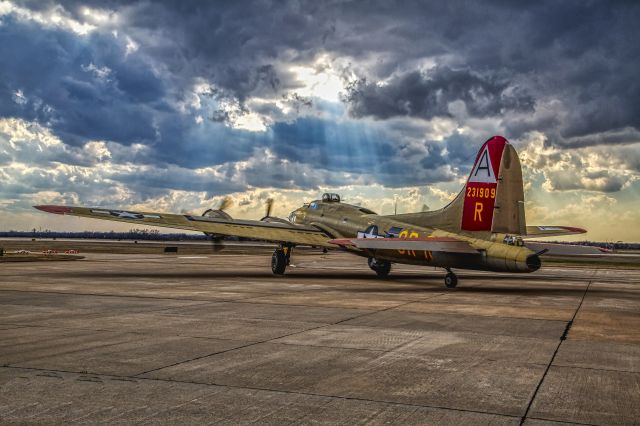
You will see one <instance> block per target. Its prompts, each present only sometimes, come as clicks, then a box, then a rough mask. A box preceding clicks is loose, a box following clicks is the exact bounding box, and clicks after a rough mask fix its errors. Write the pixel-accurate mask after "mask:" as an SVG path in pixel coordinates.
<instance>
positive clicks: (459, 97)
mask: <svg viewBox="0 0 640 426" xmlns="http://www.w3.org/2000/svg"><path fill="white" fill-rule="evenodd" d="M343 99H344V100H345V102H347V103H349V106H350V112H351V114H352V115H354V116H356V117H363V116H373V117H376V118H382V119H384V118H390V117H395V116H403V115H406V116H413V117H421V118H426V119H431V118H434V117H450V116H452V114H451V112H450V111H449V104H450V103H451V102H454V101H462V102H464V104H465V106H466V109H467V112H468V113H469V115H471V116H473V117H487V116H495V115H498V114H503V113H505V112H509V111H516V112H528V111H533V104H534V100H533V98H532V97H531V95H529V94H528V93H527V92H526V90H524V89H522V88H520V87H510V86H509V82H508V81H505V80H500V79H497V78H495V77H492V76H483V75H480V74H477V73H474V72H472V71H470V70H452V69H451V68H449V67H446V66H443V67H436V68H434V69H431V70H429V71H428V72H426V73H422V72H420V71H412V72H409V73H407V74H404V75H401V76H397V77H394V78H392V79H391V80H390V81H387V82H385V84H384V85H379V84H376V83H375V82H367V81H366V79H362V80H357V81H355V82H353V83H351V84H350V85H349V86H348V88H347V91H346V94H345V95H344V97H343Z"/></svg>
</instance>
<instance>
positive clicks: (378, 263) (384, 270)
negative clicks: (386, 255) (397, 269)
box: [367, 257, 391, 278]
mask: <svg viewBox="0 0 640 426" xmlns="http://www.w3.org/2000/svg"><path fill="white" fill-rule="evenodd" d="M367 263H368V264H369V268H371V269H372V270H374V271H375V273H376V274H378V276H379V277H382V278H384V277H386V276H388V275H389V272H390V271H391V262H388V261H385V260H376V259H375V258H373V257H370V258H369V260H368V262H367Z"/></svg>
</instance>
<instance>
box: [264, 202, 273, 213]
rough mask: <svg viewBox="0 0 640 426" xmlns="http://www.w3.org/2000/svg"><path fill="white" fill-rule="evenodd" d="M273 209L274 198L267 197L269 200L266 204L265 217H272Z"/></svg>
mask: <svg viewBox="0 0 640 426" xmlns="http://www.w3.org/2000/svg"><path fill="white" fill-rule="evenodd" d="M272 209H273V198H267V202H266V204H265V212H264V217H271V210H272Z"/></svg>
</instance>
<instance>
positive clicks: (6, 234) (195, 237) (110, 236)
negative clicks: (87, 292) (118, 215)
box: [0, 229, 211, 241]
mask: <svg viewBox="0 0 640 426" xmlns="http://www.w3.org/2000/svg"><path fill="white" fill-rule="evenodd" d="M0 238H52V239H53V238H63V239H64V238H76V239H78V238H80V239H96V240H153V241H206V240H209V239H211V238H210V237H209V236H207V235H204V234H177V233H167V234H165V233H160V231H158V230H155V229H152V230H149V229H131V230H129V231H127V232H116V231H109V232H95V231H83V232H60V231H50V230H44V231H37V230H33V231H0Z"/></svg>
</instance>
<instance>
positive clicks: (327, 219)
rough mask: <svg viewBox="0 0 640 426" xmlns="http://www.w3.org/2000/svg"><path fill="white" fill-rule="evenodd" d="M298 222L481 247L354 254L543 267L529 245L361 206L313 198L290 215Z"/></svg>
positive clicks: (471, 265)
mask: <svg viewBox="0 0 640 426" xmlns="http://www.w3.org/2000/svg"><path fill="white" fill-rule="evenodd" d="M290 220H291V221H292V222H294V223H299V224H306V225H312V226H315V227H317V228H320V229H322V230H323V231H325V232H326V233H327V234H329V235H331V236H333V237H334V238H358V237H361V238H363V237H364V238H376V237H380V236H385V237H395V238H407V239H412V238H428V237H455V238H456V239H461V240H465V241H468V242H469V243H470V244H471V245H472V246H473V247H474V248H476V249H477V250H478V252H477V254H476V253H473V254H470V253H444V252H431V251H427V250H386V249H385V250H379V249H378V250H370V249H368V250H361V249H357V248H346V249H347V250H349V251H351V252H353V253H354V254H357V255H360V256H364V257H368V258H375V259H378V260H385V261H389V262H394V263H406V264H414V265H425V266H434V267H440V268H456V267H457V268H464V269H476V270H488V271H498V272H533V271H536V270H537V269H539V267H540V260H539V258H538V256H536V255H535V254H534V253H533V252H532V251H531V250H529V249H527V248H525V247H518V246H514V245H509V244H505V243H503V242H502V241H498V242H496V241H491V240H486V239H479V238H474V237H473V236H470V235H464V234H458V233H450V232H446V231H442V230H437V229H433V228H429V227H422V226H416V225H412V224H409V223H405V222H402V221H399V220H397V219H394V218H393V216H381V215H378V214H375V213H374V212H372V211H370V210H368V209H363V208H361V207H358V206H354V205H350V204H346V203H340V202H324V201H319V200H317V201H313V202H311V203H309V204H308V205H305V206H303V207H301V208H299V209H297V210H295V211H294V212H292V213H291V215H290Z"/></svg>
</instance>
